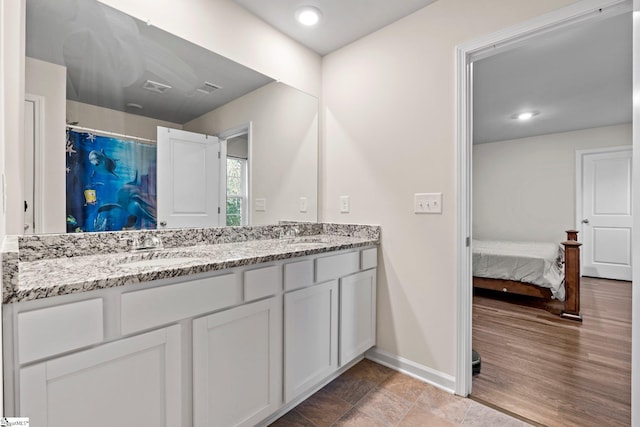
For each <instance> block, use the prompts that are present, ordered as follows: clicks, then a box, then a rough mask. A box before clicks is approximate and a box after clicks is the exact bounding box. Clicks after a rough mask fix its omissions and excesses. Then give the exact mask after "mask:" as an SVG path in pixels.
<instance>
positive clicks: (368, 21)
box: [233, 0, 435, 55]
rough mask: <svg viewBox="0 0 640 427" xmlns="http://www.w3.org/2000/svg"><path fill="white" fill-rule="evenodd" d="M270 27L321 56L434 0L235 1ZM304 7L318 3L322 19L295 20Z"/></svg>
mask: <svg viewBox="0 0 640 427" xmlns="http://www.w3.org/2000/svg"><path fill="white" fill-rule="evenodd" d="M233 1H234V2H236V3H238V4H239V5H241V6H243V7H244V8H245V9H247V10H248V11H249V12H251V13H253V14H254V15H256V16H257V17H259V18H261V19H262V20H263V21H265V22H267V23H268V24H270V25H271V26H273V27H275V28H277V29H278V30H280V31H281V32H283V33H284V34H286V35H288V36H289V37H291V38H292V39H294V40H297V41H298V42H300V43H302V44H303V45H305V46H307V47H308V48H310V49H312V50H314V51H316V52H317V53H319V54H320V55H326V54H327V53H330V52H333V51H334V50H336V49H339V48H341V47H343V46H345V45H347V44H349V43H351V42H353V41H355V40H357V39H359V38H361V37H364V36H366V35H367V34H370V33H372V32H374V31H376V30H379V29H380V28H382V27H385V26H387V25H389V24H391V23H392V22H395V21H397V20H398V19H400V18H403V17H405V16H407V15H410V14H411V13H413V12H415V11H417V10H418V9H422V8H423V7H425V6H427V5H429V4H431V3H433V2H434V1H435V0H268V1H265V0H233ZM301 6H315V7H317V8H318V9H320V11H321V12H322V18H321V20H320V22H319V24H318V25H316V26H314V27H304V26H302V25H300V24H299V23H298V22H297V21H296V20H295V12H296V10H297V9H298V8H299V7H301Z"/></svg>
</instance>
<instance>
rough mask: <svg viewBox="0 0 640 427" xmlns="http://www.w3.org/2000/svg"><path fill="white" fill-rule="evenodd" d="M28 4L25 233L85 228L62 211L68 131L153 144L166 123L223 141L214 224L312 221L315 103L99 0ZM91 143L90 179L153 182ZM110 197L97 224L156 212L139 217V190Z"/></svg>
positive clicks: (100, 203)
mask: <svg viewBox="0 0 640 427" xmlns="http://www.w3.org/2000/svg"><path fill="white" fill-rule="evenodd" d="M26 4H27V13H26V59H25V90H26V94H25V101H26V102H27V104H25V107H29V109H28V110H29V111H30V112H32V113H31V114H29V115H27V114H25V119H26V121H25V137H28V139H27V140H25V168H24V172H25V194H26V195H27V197H29V198H32V200H29V201H28V202H29V203H28V206H29V208H28V209H27V211H28V212H26V213H25V223H27V222H28V226H29V227H28V230H26V231H25V232H29V231H33V232H36V233H47V232H64V231H65V230H68V229H69V227H68V225H69V223H70V221H72V222H73V221H75V222H76V223H77V222H79V221H78V218H75V216H73V215H70V214H69V211H68V208H67V206H66V205H65V200H67V195H66V194H65V182H68V176H69V174H70V173H72V172H73V171H70V169H73V168H71V167H69V160H70V159H71V158H72V157H73V156H76V155H77V154H78V151H79V150H78V148H79V147H75V146H74V145H73V144H69V141H68V138H67V136H66V135H67V134H66V129H69V128H72V129H73V128H74V127H75V130H76V131H78V132H79V133H84V134H85V135H86V136H91V135H96V136H105V137H111V138H113V139H115V140H122V141H130V142H133V143H136V144H147V145H148V144H149V143H154V144H155V141H156V140H157V139H158V137H157V129H158V127H159V126H160V127H165V128H171V129H179V130H184V131H189V132H196V133H200V134H207V135H217V136H219V137H220V141H221V144H220V145H221V147H223V148H222V149H221V151H222V152H224V153H226V156H224V158H223V159H222V160H221V163H220V164H221V170H222V171H224V172H223V173H221V174H220V179H221V180H222V182H220V183H218V184H216V185H217V186H219V187H220V188H222V189H223V190H222V191H223V192H224V191H226V192H227V194H226V196H227V197H226V203H225V197H221V198H220V200H221V202H220V204H221V205H222V208H221V210H220V211H221V215H222V217H221V218H220V219H219V224H221V225H224V224H228V225H248V224H269V223H275V222H277V221H279V220H299V221H316V220H317V138H318V122H317V120H318V104H317V99H315V98H314V97H312V96H310V95H308V94H305V93H302V92H300V91H298V90H296V89H293V88H291V87H288V86H286V85H284V84H281V83H277V82H274V81H273V79H270V78H268V77H266V76H264V75H261V74H260V73H257V72H255V71H253V70H251V69H248V68H246V67H243V66H241V65H239V64H237V63H235V62H233V61H230V60H228V59H226V58H224V57H221V56H220V55H217V54H215V53H213V52H210V51H207V50H205V49H203V48H201V47H199V46H196V45H194V44H192V43H189V42H188V41H186V40H183V39H180V38H178V37H176V36H173V35H171V34H168V33H166V32H164V31H162V30H160V29H158V28H156V27H153V26H149V25H146V23H144V22H141V21H139V20H137V19H135V18H132V17H130V16H128V15H126V14H124V13H122V12H120V11H117V10H115V9H112V8H109V7H107V6H105V5H103V4H101V3H99V2H97V1H95V0H79V1H59V0H27V2H26ZM29 103H31V104H29ZM65 128H66V129H65ZM89 139H90V138H89ZM90 143H92V142H91V141H90V142H89V144H90ZM26 147H32V150H31V151H32V152H33V154H32V155H31V156H30V155H29V152H30V150H29V149H28V148H26ZM88 148H89V149H87V147H85V150H84V151H83V153H85V156H86V157H87V159H84V160H85V163H87V164H88V165H89V166H88V167H89V168H90V169H89V172H88V173H87V175H88V176H89V177H88V178H87V179H88V180H90V181H91V180H92V181H91V183H92V184H96V183H98V184H100V183H104V182H105V180H107V179H113V180H115V178H116V177H118V178H121V180H122V183H121V184H119V185H120V187H118V189H120V190H121V189H122V188H123V187H124V186H125V185H134V186H140V185H141V184H142V177H143V176H146V175H148V176H147V177H146V178H145V179H147V180H148V181H149V182H151V181H154V179H152V174H151V173H147V172H149V171H152V170H153V168H149V167H147V169H145V170H144V171H139V170H138V169H137V168H136V167H135V166H131V165H129V164H128V163H127V162H128V161H129V158H128V157H127V156H126V155H124V154H121V155H120V157H121V158H120V157H116V156H115V155H112V154H111V153H110V152H109V149H108V148H107V149H105V150H104V151H101V150H91V149H90V148H91V147H90V146H89V147H88ZM92 153H93V154H92ZM91 156H92V157H91ZM147 163H148V162H147ZM105 164H108V166H105ZM65 165H66V166H65ZM65 168H66V169H65ZM163 173H167V171H164V170H161V169H160V166H158V171H157V174H158V175H160V174H163ZM225 180H227V182H224V181H225ZM29 181H32V182H33V184H29ZM225 184H226V185H225ZM82 185H84V187H83V188H87V185H85V184H84V183H83V184H82ZM94 187H95V188H97V190H96V192H97V193H96V194H99V191H100V189H101V188H102V187H100V185H98V186H97V187H96V185H93V187H92V188H94ZM121 193H122V192H121ZM128 194H129V193H128ZM223 195H224V194H223ZM83 197H84V196H83ZM106 197H107V196H103V197H102V199H101V198H100V196H96V198H97V200H95V201H93V203H95V204H96V207H95V209H94V210H95V211H96V212H97V211H100V213H101V214H102V215H103V216H102V217H101V221H102V220H104V216H105V215H106V214H109V215H115V214H119V215H121V216H122V215H124V218H125V219H127V218H128V219H129V222H127V221H124V222H123V221H120V222H119V224H122V223H126V224H127V225H128V226H131V224H132V223H133V224H136V219H137V218H138V219H139V218H141V217H143V216H144V215H142V213H144V214H145V215H146V214H149V213H150V212H152V211H151V209H146V211H142V210H140V208H141V206H142V207H144V208H148V205H146V204H142V203H141V200H142V199H138V198H137V195H136V194H134V195H133V196H132V197H130V198H128V199H127V201H128V203H126V204H125V203H121V202H120V201H119V200H118V196H117V191H114V194H113V195H111V196H109V197H111V199H107V198H106ZM158 197H161V195H158ZM83 201H84V203H85V204H91V201H90V200H89V199H86V198H85V199H83ZM256 201H257V202H258V203H255V202H256ZM146 202H147V201H146V200H145V203H146ZM105 206H106V207H105ZM176 208H177V209H178V210H179V209H180V206H177V207H176ZM225 211H226V215H225ZM27 215H28V216H27ZM70 216H71V218H70ZM109 218H110V217H109ZM147 219H148V217H147ZM158 219H159V218H158ZM92 221H93V223H96V222H95V217H94V218H93V220H92ZM132 221H133V222H132ZM159 222H160V221H158V223H159ZM114 223H115V221H114ZM147 223H148V224H151V222H150V221H147ZM187 226H188V225H187ZM118 227H122V226H121V225H120V226H117V227H115V229H121V228H118ZM151 227H155V224H151ZM73 230H78V231H80V230H81V231H86V230H85V229H84V228H82V227H74V228H72V229H71V230H70V231H73Z"/></svg>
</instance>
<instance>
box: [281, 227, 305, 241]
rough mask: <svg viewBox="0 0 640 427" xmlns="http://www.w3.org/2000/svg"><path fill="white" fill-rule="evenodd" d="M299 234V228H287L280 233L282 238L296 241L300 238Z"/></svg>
mask: <svg viewBox="0 0 640 427" xmlns="http://www.w3.org/2000/svg"><path fill="white" fill-rule="evenodd" d="M299 233H300V230H298V227H287V228H284V229H283V230H281V231H280V238H281V239H295V238H296V237H298V234H299Z"/></svg>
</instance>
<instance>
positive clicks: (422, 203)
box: [413, 193, 442, 213]
mask: <svg viewBox="0 0 640 427" xmlns="http://www.w3.org/2000/svg"><path fill="white" fill-rule="evenodd" d="M413 206H414V210H413V212H414V213H442V193H416V194H414V196H413Z"/></svg>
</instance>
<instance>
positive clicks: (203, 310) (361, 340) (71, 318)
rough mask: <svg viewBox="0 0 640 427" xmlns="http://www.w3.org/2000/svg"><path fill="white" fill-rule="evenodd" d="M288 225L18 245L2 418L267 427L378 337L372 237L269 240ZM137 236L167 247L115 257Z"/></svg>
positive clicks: (9, 290) (313, 229) (351, 229)
mask: <svg viewBox="0 0 640 427" xmlns="http://www.w3.org/2000/svg"><path fill="white" fill-rule="evenodd" d="M287 227H293V226H290V225H283V226H265V227H240V228H226V229H224V231H220V230H222V229H202V230H200V231H198V230H176V231H161V232H160V231H158V232H149V231H146V232H131V233H99V234H95V235H93V236H89V235H87V236H86V237H84V238H86V239H94V240H93V241H90V242H86V241H84V240H83V238H82V237H80V236H74V235H69V236H68V237H67V236H62V235H60V236H40V237H39V238H38V239H37V240H38V241H37V242H36V241H34V239H35V238H31V240H29V238H25V240H24V241H20V242H19V248H18V251H17V252H15V251H14V252H11V253H7V252H5V254H4V255H5V257H4V258H3V266H5V274H4V277H3V281H4V302H5V304H4V306H3V340H4V350H3V352H4V380H5V384H4V387H5V415H14V416H25V417H29V418H30V422H31V424H30V425H32V426H34V427H41V426H51V427H52V426H65V427H69V426H88V425H91V426H107V425H113V424H114V420H118V419H120V420H126V422H124V425H153V426H178V425H181V426H191V425H193V426H196V427H199V426H225V427H228V426H254V425H262V424H266V423H268V422H270V421H273V420H274V419H275V418H277V416H279V415H280V414H282V413H284V412H286V411H287V410H288V409H290V408H291V407H293V406H294V405H295V404H297V403H298V402H299V401H301V400H303V399H304V398H306V397H308V396H309V395H310V394H311V393H313V392H315V391H316V390H318V389H319V388H320V387H322V386H323V385H324V384H326V383H327V382H328V381H330V380H331V379H332V378H334V377H335V376H337V375H338V374H339V373H341V372H342V371H344V370H346V369H347V368H348V367H350V366H351V365H352V364H354V363H355V362H357V361H358V360H360V359H361V358H362V356H363V354H364V352H365V351H366V350H368V349H369V348H371V347H372V346H373V345H374V344H375V331H376V324H375V319H376V267H377V244H378V241H379V228H378V227H372V226H371V227H369V226H339V225H335V224H308V225H303V226H296V230H295V231H296V233H295V234H296V237H292V238H286V239H281V238H277V237H279V235H282V234H283V228H285V229H286V228H287ZM145 233H146V234H147V235H148V234H149V233H153V234H154V236H158V237H159V238H160V239H161V240H162V241H163V242H164V248H163V249H158V250H152V251H136V252H131V251H130V250H127V249H128V248H129V247H130V242H129V241H128V239H129V237H130V236H135V237H138V238H144V237H145ZM180 233H182V234H180ZM198 233H200V237H198V236H197V235H198ZM211 233H213V234H211ZM42 239H45V240H46V239H49V241H43V240H42ZM56 239H64V240H66V241H65V242H62V243H61V242H60V241H56ZM74 239H76V240H74ZM198 239H200V240H198ZM69 240H71V241H72V242H71V243H70V242H69ZM105 242H111V243H113V244H112V245H109V251H111V253H100V252H101V251H100V248H101V247H102V248H103V250H102V252H104V247H103V246H102V245H103V244H104V243H105ZM65 244H66V246H65ZM47 245H52V246H55V247H56V248H57V252H56V251H51V250H46V249H47ZM61 245H62V247H61ZM113 245H115V246H116V248H115V249H114V248H113ZM92 252H98V253H92ZM52 253H53V254H55V255H56V257H55V258H46V256H47V255H42V254H49V255H48V256H51V254H52ZM60 255H62V256H60ZM12 263H14V264H15V265H14V264H12ZM12 266H15V267H17V268H14V269H12ZM7 269H8V271H6V270H7Z"/></svg>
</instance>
